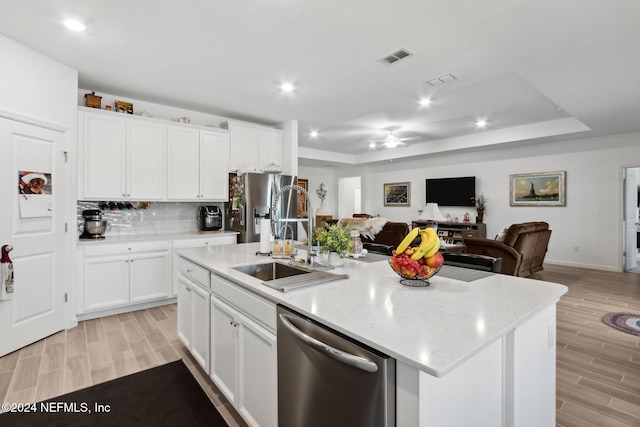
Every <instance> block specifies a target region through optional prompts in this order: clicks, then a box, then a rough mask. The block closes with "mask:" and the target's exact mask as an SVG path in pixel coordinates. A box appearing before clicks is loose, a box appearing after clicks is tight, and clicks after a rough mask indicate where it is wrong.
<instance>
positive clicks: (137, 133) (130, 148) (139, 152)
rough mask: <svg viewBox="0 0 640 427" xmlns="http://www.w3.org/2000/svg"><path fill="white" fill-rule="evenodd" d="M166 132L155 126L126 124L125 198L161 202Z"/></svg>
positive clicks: (160, 126) (164, 177)
mask: <svg viewBox="0 0 640 427" xmlns="http://www.w3.org/2000/svg"><path fill="white" fill-rule="evenodd" d="M165 129H166V127H165V126H163V125H159V124H157V123H147V122H134V121H129V122H128V123H127V191H126V197H127V198H130V199H133V200H140V199H144V200H162V199H164V197H165V180H166V172H165V171H166V168H165V155H166V152H167V150H166V143H165V133H166V132H165Z"/></svg>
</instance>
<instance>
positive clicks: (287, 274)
mask: <svg viewBox="0 0 640 427" xmlns="http://www.w3.org/2000/svg"><path fill="white" fill-rule="evenodd" d="M233 269H234V270H237V271H239V272H241V273H244V274H248V275H249V276H252V277H255V278H256V279H259V280H262V284H263V285H266V286H269V287H270V288H273V289H275V290H278V291H280V292H289V291H292V290H294V289H300V288H304V287H307V286H312V285H318V284H320V283H327V282H332V281H334V280H341V279H347V278H349V276H348V275H347V274H333V273H328V272H325V271H318V270H309V269H306V268H301V267H295V266H293V265H290V264H284V263H280V262H266V263H260V264H251V265H241V266H238V267H233ZM297 276H300V277H297Z"/></svg>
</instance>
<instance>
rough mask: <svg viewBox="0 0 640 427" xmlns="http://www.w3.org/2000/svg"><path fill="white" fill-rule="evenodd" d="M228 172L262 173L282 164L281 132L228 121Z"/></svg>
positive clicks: (266, 127)
mask: <svg viewBox="0 0 640 427" xmlns="http://www.w3.org/2000/svg"><path fill="white" fill-rule="evenodd" d="M223 125H224V126H226V127H227V128H228V129H229V140H230V145H231V146H230V160H229V161H230V165H229V166H230V170H231V171H236V170H238V169H239V170H241V171H243V172H263V171H264V170H263V169H264V167H265V166H266V165H268V164H270V163H275V164H276V165H279V166H281V167H282V164H283V151H282V145H283V135H282V131H281V130H279V129H275V128H272V127H268V126H261V125H256V124H252V123H245V122H237V121H233V120H229V121H228V122H226V124H223Z"/></svg>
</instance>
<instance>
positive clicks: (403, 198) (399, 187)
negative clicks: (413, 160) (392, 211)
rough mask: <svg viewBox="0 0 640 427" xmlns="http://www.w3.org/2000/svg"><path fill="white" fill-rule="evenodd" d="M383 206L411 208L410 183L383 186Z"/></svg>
mask: <svg viewBox="0 0 640 427" xmlns="http://www.w3.org/2000/svg"><path fill="white" fill-rule="evenodd" d="M384 205H385V206H411V183H410V182H395V183H392V184H384Z"/></svg>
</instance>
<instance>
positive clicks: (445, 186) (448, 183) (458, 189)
mask: <svg viewBox="0 0 640 427" xmlns="http://www.w3.org/2000/svg"><path fill="white" fill-rule="evenodd" d="M426 183H427V185H426V189H427V203H437V204H438V206H465V207H466V206H475V205H476V203H475V200H476V177H475V176H465V177H460V178H432V179H427V180H426Z"/></svg>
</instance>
